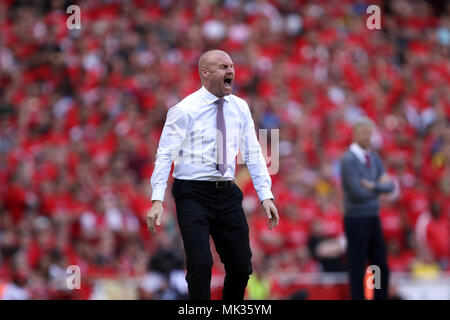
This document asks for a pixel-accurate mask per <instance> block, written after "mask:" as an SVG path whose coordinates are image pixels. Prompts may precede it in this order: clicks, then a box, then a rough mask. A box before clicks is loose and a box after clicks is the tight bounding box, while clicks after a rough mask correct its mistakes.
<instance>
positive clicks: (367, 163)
mask: <svg viewBox="0 0 450 320" xmlns="http://www.w3.org/2000/svg"><path fill="white" fill-rule="evenodd" d="M364 155H365V156H366V167H367V168H370V157H369V155H368V154H367V153H364Z"/></svg>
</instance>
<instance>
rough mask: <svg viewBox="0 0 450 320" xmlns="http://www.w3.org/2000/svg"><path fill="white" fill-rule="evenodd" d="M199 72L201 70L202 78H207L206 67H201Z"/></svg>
mask: <svg viewBox="0 0 450 320" xmlns="http://www.w3.org/2000/svg"><path fill="white" fill-rule="evenodd" d="M201 72H202V76H203V78H205V79H207V78H208V76H209V71H208V69H206V68H205V67H203V68H202V71H201Z"/></svg>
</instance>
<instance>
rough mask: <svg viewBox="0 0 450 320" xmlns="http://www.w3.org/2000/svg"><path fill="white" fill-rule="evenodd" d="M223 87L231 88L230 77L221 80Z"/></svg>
mask: <svg viewBox="0 0 450 320" xmlns="http://www.w3.org/2000/svg"><path fill="white" fill-rule="evenodd" d="M223 83H224V86H225V88H231V84H232V83H233V79H232V78H225V80H224V81H223Z"/></svg>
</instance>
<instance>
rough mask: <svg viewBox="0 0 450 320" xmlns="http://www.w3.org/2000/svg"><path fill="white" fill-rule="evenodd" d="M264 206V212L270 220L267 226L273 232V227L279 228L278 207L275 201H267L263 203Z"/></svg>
mask: <svg viewBox="0 0 450 320" xmlns="http://www.w3.org/2000/svg"><path fill="white" fill-rule="evenodd" d="M262 206H263V208H264V211H265V212H266V215H267V219H269V221H267V224H266V225H267V226H268V227H269V230H272V228H273V227H278V223H279V222H280V217H279V216H278V210H277V207H275V204H274V203H273V200H272V199H265V200H264V201H263V202H262Z"/></svg>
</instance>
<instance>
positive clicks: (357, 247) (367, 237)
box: [344, 216, 389, 300]
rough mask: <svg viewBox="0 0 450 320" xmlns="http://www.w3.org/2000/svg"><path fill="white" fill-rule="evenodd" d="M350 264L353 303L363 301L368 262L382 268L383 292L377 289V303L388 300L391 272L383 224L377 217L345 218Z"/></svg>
mask: <svg viewBox="0 0 450 320" xmlns="http://www.w3.org/2000/svg"><path fill="white" fill-rule="evenodd" d="M344 224H345V233H346V236H347V261H348V269H349V274H350V290H351V297H352V299H353V300H364V283H363V281H364V275H365V272H366V268H367V261H369V262H370V264H371V265H376V266H378V267H379V268H380V288H379V289H377V288H376V287H375V288H374V291H375V292H374V298H375V300H385V299H387V298H388V285H389V269H388V264H387V257H386V245H385V242H384V238H383V233H382V230H381V222H380V218H379V217H378V216H376V217H345V218H344Z"/></svg>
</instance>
